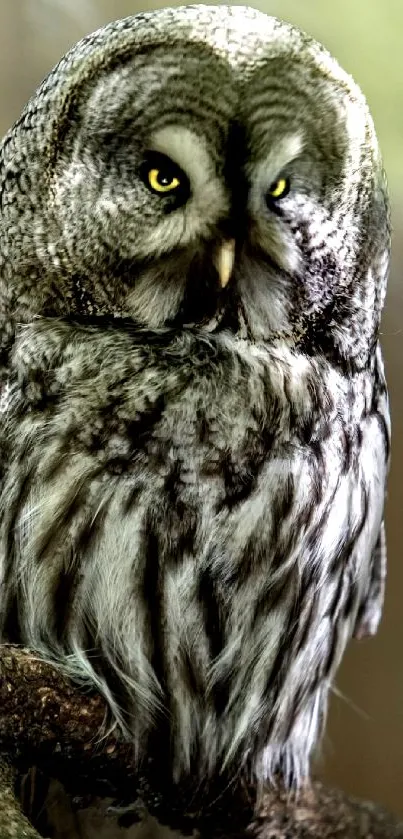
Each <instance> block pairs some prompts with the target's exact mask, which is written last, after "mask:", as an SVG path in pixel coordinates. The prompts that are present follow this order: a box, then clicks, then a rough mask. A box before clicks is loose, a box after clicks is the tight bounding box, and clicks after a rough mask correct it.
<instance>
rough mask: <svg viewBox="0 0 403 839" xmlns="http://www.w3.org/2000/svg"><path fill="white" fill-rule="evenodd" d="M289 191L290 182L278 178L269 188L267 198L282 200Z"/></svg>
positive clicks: (286, 179)
mask: <svg viewBox="0 0 403 839" xmlns="http://www.w3.org/2000/svg"><path fill="white" fill-rule="evenodd" d="M289 189H290V182H289V180H288V178H279V179H278V180H277V181H273V183H272V184H271V186H270V187H269V191H268V196H269V198H272V199H274V200H278V199H279V198H284V197H285V196H286V195H287V193H288V191H289Z"/></svg>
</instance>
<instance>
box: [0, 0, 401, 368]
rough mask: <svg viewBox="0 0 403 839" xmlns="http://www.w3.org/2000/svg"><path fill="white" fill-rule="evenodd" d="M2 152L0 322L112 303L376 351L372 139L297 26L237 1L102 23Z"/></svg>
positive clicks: (380, 287) (357, 354)
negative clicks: (231, 4) (1, 318)
mask: <svg viewBox="0 0 403 839" xmlns="http://www.w3.org/2000/svg"><path fill="white" fill-rule="evenodd" d="M0 161H1V164H0V179H1V194H2V219H1V222H0V225H1V227H0V237H1V242H2V248H1V251H2V254H1V257H0V278H1V288H0V299H1V310H2V311H3V312H4V313H5V315H4V318H5V320H7V328H8V327H9V322H10V321H12V320H13V319H14V320H15V319H16V320H18V321H29V320H30V319H32V317H34V316H37V315H42V316H46V317H53V316H57V317H60V316H61V317H68V318H73V319H74V318H85V319H88V320H92V319H94V318H95V319H97V318H100V317H105V316H106V317H108V318H109V317H112V318H122V317H123V318H130V319H132V320H134V321H136V323H138V324H140V325H143V326H146V327H148V328H152V329H160V328H164V329H165V328H173V327H175V328H191V329H203V330H208V331H210V332H216V331H222V330H229V331H231V332H233V333H235V334H237V335H238V336H239V337H240V338H242V339H246V340H251V341H264V342H279V341H280V342H282V341H286V342H288V343H289V344H290V345H291V346H295V347H297V348H298V347H299V348H300V349H301V350H303V351H304V352H307V353H323V354H325V355H326V356H329V357H331V358H332V360H334V361H335V363H341V364H347V365H358V366H362V365H363V364H366V363H367V361H368V357H369V355H370V354H371V352H372V350H373V346H374V343H375V342H376V338H377V331H378V326H379V318H380V312H381V308H382V303H383V297H384V289H385V280H386V274H387V268H388V255H389V222H388V210H387V199H386V192H385V184H384V177H383V170H382V164H381V159H380V155H379V151H378V144H377V140H376V136H375V133H374V127H373V123H372V120H371V117H370V114H369V111H368V108H367V105H366V102H365V100H364V97H363V95H362V94H361V92H360V90H359V89H358V88H357V86H356V85H355V83H354V82H353V81H352V79H351V78H350V77H349V76H348V75H347V74H346V73H345V72H344V71H343V70H342V69H341V68H340V67H339V66H338V64H337V63H336V62H335V61H334V60H333V59H332V58H331V56H330V55H329V54H328V53H327V52H326V51H325V50H324V49H323V48H322V47H321V46H320V45H318V44H317V43H316V42H314V41H313V40H311V39H310V38H308V37H307V36H306V35H304V34H303V33H301V32H300V31H299V30H297V29H295V28H294V27H292V26H289V25H287V24H285V23H282V22H280V21H278V20H276V19H275V18H272V17H267V16H265V15H263V14H260V13H259V12H257V11H254V10H251V9H248V8H243V7H229V6H222V7H220V6H215V7H208V6H189V7H184V8H176V9H164V10H160V11H154V12H151V13H149V14H142V15H137V16H135V17H130V18H127V19H125V20H122V21H117V22H115V23H112V24H110V25H108V26H106V27H105V28H103V29H101V30H99V31H98V32H96V33H94V34H92V35H90V36H88V37H87V38H85V39H84V40H83V41H81V42H80V43H79V44H78V45H77V46H75V47H74V48H73V49H72V50H71V51H70V52H69V53H68V54H67V55H66V56H65V58H63V59H62V61H61V62H60V63H59V65H58V66H57V67H56V68H55V69H54V70H53V71H52V72H51V73H50V75H49V76H48V78H47V79H46V80H45V81H44V82H43V84H42V86H41V87H40V88H39V90H38V91H37V93H36V94H35V96H34V97H33V98H32V99H31V101H30V102H29V103H28V105H27V107H26V109H25V111H24V112H23V114H22V116H21V118H20V119H19V121H18V123H17V124H16V126H14V128H13V130H12V131H11V132H10V134H9V135H8V136H7V137H6V138H5V140H4V142H3V145H2V148H1V152H0ZM7 328H6V329H5V330H3V331H4V332H5V333H6V332H7ZM9 331H10V332H12V329H11V327H10V328H9Z"/></svg>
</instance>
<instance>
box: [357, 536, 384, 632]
mask: <svg viewBox="0 0 403 839" xmlns="http://www.w3.org/2000/svg"><path fill="white" fill-rule="evenodd" d="M385 579H386V536H385V524H384V522H382V524H381V528H380V531H379V536H378V539H377V542H376V545H375V547H374V550H373V554H372V559H371V576H370V581H369V587H368V590H367V592H366V595H365V597H364V598H363V600H362V601H361V604H360V607H359V609H358V613H357V618H356V622H355V626H354V633H353V634H354V637H355V638H364V637H365V636H367V635H375V633H376V631H377V629H378V625H379V621H380V619H381V615H382V608H383V601H384V595H385Z"/></svg>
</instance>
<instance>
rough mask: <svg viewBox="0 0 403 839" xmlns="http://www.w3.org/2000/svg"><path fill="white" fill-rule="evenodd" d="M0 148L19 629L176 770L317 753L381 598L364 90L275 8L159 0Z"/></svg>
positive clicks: (2, 540) (6, 547)
mask: <svg viewBox="0 0 403 839" xmlns="http://www.w3.org/2000/svg"><path fill="white" fill-rule="evenodd" d="M0 163H1V168H0V179H1V190H2V192H1V200H2V217H1V220H0V225H1V227H0V235H1V243H2V248H1V257H0V276H1V285H0V307H1V309H0V311H1V318H2V341H3V364H4V376H3V385H2V387H3V390H2V402H1V408H2V411H1V444H2V469H3V489H2V496H1V508H0V510H1V531H0V582H1V585H2V588H1V600H0V626H1V632H2V637H3V638H6V639H11V640H13V641H21V642H23V643H24V644H27V645H28V646H30V647H32V648H33V649H36V650H38V651H39V652H40V653H41V654H43V655H45V656H47V657H51V658H52V659H53V660H54V661H56V662H57V663H58V664H59V665H60V666H61V667H63V668H64V669H66V670H67V672H69V673H70V674H71V675H72V676H73V677H74V678H78V679H79V680H84V681H85V682H87V683H89V684H92V685H95V686H97V687H98V688H99V689H100V690H101V691H102V692H103V693H104V694H105V696H106V697H107V700H108V702H109V704H110V707H111V710H112V713H113V715H114V717H115V718H116V719H117V720H118V722H119V723H120V724H121V725H122V727H123V728H124V730H125V732H126V735H127V736H129V737H130V738H132V740H133V743H134V746H135V750H136V754H137V757H138V759H139V760H141V759H142V758H144V757H145V756H146V755H148V754H149V750H150V749H151V748H152V743H154V742H155V738H157V740H159V742H160V743H161V742H163V743H164V744H165V747H166V751H165V755H166V756H168V757H166V760H167V762H168V764H169V771H170V772H171V774H172V777H173V778H174V779H176V780H178V779H180V778H181V777H183V776H185V775H187V776H190V777H194V778H195V779H196V778H197V777H198V778H200V777H201V776H205V775H206V774H207V775H209V776H213V775H214V774H215V773H217V772H219V771H221V770H222V769H223V768H224V769H225V770H226V771H229V772H239V770H240V769H241V768H243V767H244V768H245V769H247V770H248V771H252V772H253V773H254V774H256V775H257V776H258V777H261V778H262V777H272V776H274V774H275V773H276V772H277V771H282V772H283V773H284V775H285V776H286V777H287V778H288V779H293V780H295V779H297V780H298V779H301V778H302V777H303V776H304V775H306V774H307V772H308V766H309V757H310V754H311V751H312V748H313V746H314V744H315V742H316V740H317V737H318V734H319V732H320V729H321V725H322V721H323V717H324V714H325V710H326V698H327V694H328V690H329V687H330V684H331V682H332V679H333V676H334V673H335V671H336V668H337V665H338V663H339V661H340V658H341V655H342V653H343V650H344V648H345V645H346V643H347V641H348V639H349V638H350V636H351V635H352V634H353V633H354V632H357V633H358V634H359V633H362V632H373V631H375V630H376V626H377V622H378V619H379V615H380V610H381V605H382V594H383V579H384V547H383V530H382V517H383V504H384V489H385V481H386V473H387V461H388V445H389V420H388V404H387V395H386V389H385V382H384V375H383V367H382V360H381V354H380V349H379V346H378V328H379V319H380V314H381V309H382V304H383V297H384V291H385V281H386V275H387V267H388V253H389V225H388V213H387V199H386V195H385V187H384V180H383V173H382V165H381V161H380V158H379V153H378V149H377V143H376V138H375V134H374V131H373V126H372V122H371V118H370V116H369V114H368V111H367V108H366V105H365V101H364V99H363V97H362V95H361V94H360V92H359V91H358V89H357V88H356V87H355V85H354V83H353V82H352V81H351V80H350V79H349V77H348V76H347V75H346V74H344V73H343V71H342V70H340V68H339V67H338V66H337V65H336V63H335V62H333V60H332V59H331V58H330V57H329V56H328V55H327V53H326V52H325V51H324V50H322V48H320V47H319V46H318V45H317V44H315V43H314V42H312V41H310V40H309V39H308V38H306V37H305V36H303V35H302V34H301V33H299V32H297V31H296V30H294V29H292V28H291V27H288V26H286V25H284V24H281V23H279V22H278V21H274V20H273V19H271V18H266V17H265V16H263V15H259V14H258V13H257V12H252V11H251V10H246V9H242V8H239V7H238V8H236V7H235V8H225V7H222V8H220V7H216V8H208V7H193V8H192V7H189V8H188V9H177V10H165V11H162V12H158V13H152V14H150V15H145V16H139V17H137V18H129V19H128V20H126V21H123V22H118V23H116V24H113V25H111V26H109V27H106V29H105V30H101V31H100V32H99V33H96V34H95V35H94V36H89V38H87V39H85V41H83V42H82V43H81V44H80V45H78V46H77V47H76V48H74V50H73V51H72V52H71V53H70V54H69V55H68V56H67V58H65V59H63V60H62V62H61V63H60V65H59V66H58V67H57V68H56V69H55V71H53V73H52V74H51V75H50V76H49V78H48V80H46V81H45V82H44V83H43V86H42V87H41V88H40V90H39V92H38V93H37V95H36V96H35V97H34V98H33V100H32V101H31V103H30V104H29V105H28V106H27V109H26V111H25V112H24V114H23V115H22V117H21V119H20V120H19V122H18V123H17V124H16V126H14V128H13V129H12V131H11V132H10V134H9V135H8V136H7V138H6V139H5V141H4V144H3V147H2V150H1V158H0ZM160 167H165V169H164V170H163V171H164V173H165V176H164V178H163V177H162V176H161V171H162V169H161V168H160ZM155 173H157V174H155ZM166 173H168V174H166ZM158 178H159V180H158ZM167 184H168V186H167ZM172 184H174V186H172ZM273 185H274V186H273ZM171 187H172V195H171V193H170V192H169V190H170V189H171ZM225 248H227V251H228V248H230V250H231V249H232V251H231V253H232V254H233V257H234V261H233V264H232V258H231V259H230V260H229V262H228V258H227V261H225V259H224V263H223V261H222V259H223V257H222V253H223V249H224V250H225ZM220 260H221V261H220ZM223 264H224V265H225V266H226V267H224V268H223ZM220 278H221V283H220ZM161 738H162V739H161ZM195 782H196V781H195Z"/></svg>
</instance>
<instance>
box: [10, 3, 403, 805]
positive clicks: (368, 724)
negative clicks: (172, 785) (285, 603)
mask: <svg viewBox="0 0 403 839" xmlns="http://www.w3.org/2000/svg"><path fill="white" fill-rule="evenodd" d="M250 1H251V4H252V5H255V6H256V7H257V8H260V9H261V10H262V11H264V12H266V13H268V14H273V15H277V16H278V17H281V18H283V19H285V20H289V21H290V22H292V23H294V24H296V25H298V26H300V27H301V28H302V29H305V30H306V31H308V32H309V33H310V34H311V35H313V36H314V37H316V38H317V39H318V40H320V41H322V42H323V43H324V44H325V45H326V46H327V47H328V49H329V50H330V51H331V52H332V53H333V54H334V55H335V56H336V58H337V59H338V60H339V62H340V63H341V64H342V65H343V66H344V67H345V69H346V70H348V71H349V72H350V73H352V75H353V76H354V77H355V79H356V81H357V82H358V83H359V84H360V86H361V87H362V88H363V90H364V92H365V94H366V96H367V99H368V101H369V104H370V107H371V109H372V113H373V116H374V119H375V124H376V126H377V130H378V135H379V138H380V141H381V146H382V149H383V153H384V160H385V166H386V170H387V174H388V179H389V186H390V193H391V199H392V212H393V226H394V254H393V261H392V276H391V282H390V286H389V296H388V303H387V307H386V312H385V316H384V321H383V345H384V351H385V356H386V365H387V371H388V377H389V386H390V393H391V402H392V414H393V434H394V436H393V458H392V472H391V480H390V484H389V499H388V505H387V533H388V543H389V577H388V587H387V598H386V609H385V613H384V618H383V622H382V626H381V630H380V632H379V634H378V636H377V637H376V638H375V639H374V640H369V641H362V642H359V643H358V642H356V643H353V644H352V645H351V646H350V649H349V651H348V653H347V654H346V656H345V660H344V662H343V665H342V668H341V670H340V672H339V675H338V679H337V684H336V686H335V695H334V697H333V700H332V706H331V712H330V718H329V724H328V728H327V735H326V739H325V742H324V745H323V750H322V758H321V761H320V772H321V774H322V777H324V778H325V779H326V780H327V781H329V782H331V783H335V784H337V785H339V786H341V787H343V788H344V789H345V790H346V791H348V792H350V793H352V794H355V795H359V796H363V797H367V798H371V799H374V800H377V801H379V802H381V803H383V804H384V805H386V806H387V807H389V808H390V809H392V810H394V811H395V812H396V813H398V814H400V815H401V816H403V559H402V557H401V546H402V541H403V504H402V495H403V484H402V480H401V471H402V469H403V419H402V418H403V380H402V372H403V352H402V350H403V290H402V284H401V281H400V276H401V266H403V43H402V42H403V0H326V2H324V0H254V1H253V0H250ZM169 4H170V5H179V4H175V3H173V2H172V0H171V3H169V2H166V3H164V2H158V0H157V2H155V0H0V135H1V134H3V133H5V131H6V130H7V128H8V127H9V126H10V125H11V124H12V122H13V121H14V119H15V118H16V117H17V116H18V114H19V112H20V110H21V108H22V106H23V105H24V103H25V102H26V100H27V99H28V97H29V96H30V94H31V93H32V92H33V91H34V89H35V88H36V86H37V84H38V83H39V82H40V81H41V79H42V78H43V76H44V75H46V73H47V72H48V70H50V69H51V67H52V65H53V64H54V63H56V61H57V60H58V59H59V58H60V56H61V55H62V54H63V53H64V52H65V51H66V49H67V48H68V47H69V46H70V45H71V44H73V43H74V42H75V41H76V40H78V39H79V38H80V37H81V36H82V35H84V34H85V33H87V32H89V31H91V30H93V29H96V28H97V27H98V26H101V25H102V24H104V23H106V22H107V21H109V20H112V19H114V18H118V17H124V16H125V15H129V14H134V13H135V12H137V11H142V10H144V9H148V8H153V7H154V8H155V7H157V6H162V5H169Z"/></svg>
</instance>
